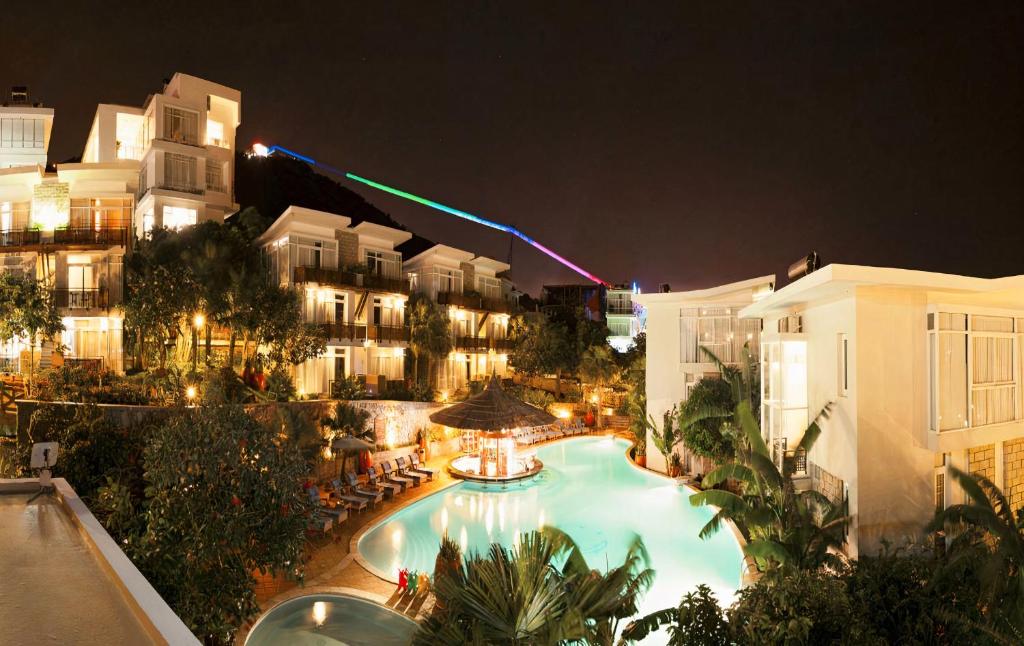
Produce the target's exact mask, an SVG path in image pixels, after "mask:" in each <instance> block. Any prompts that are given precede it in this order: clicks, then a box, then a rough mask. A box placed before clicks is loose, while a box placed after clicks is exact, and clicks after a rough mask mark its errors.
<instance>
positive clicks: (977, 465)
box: [967, 444, 996, 482]
mask: <svg viewBox="0 0 1024 646" xmlns="http://www.w3.org/2000/svg"><path fill="white" fill-rule="evenodd" d="M967 470H968V471H970V472H971V473H973V474H976V475H981V476H985V477H986V478H988V479H989V480H992V481H993V482H995V479H996V445H995V444H984V445H982V446H976V447H974V448H973V449H968V450H967Z"/></svg>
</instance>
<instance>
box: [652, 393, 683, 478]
mask: <svg viewBox="0 0 1024 646" xmlns="http://www.w3.org/2000/svg"><path fill="white" fill-rule="evenodd" d="M645 424H646V425H647V430H649V431H650V435H651V441H652V442H654V448H656V449H658V453H661V455H662V456H664V458H665V469H666V471H667V470H668V468H669V465H670V464H671V461H672V453H673V452H674V451H675V448H676V445H677V444H679V440H680V439H682V436H681V435H680V433H679V426H678V425H677V424H676V408H675V407H674V406H673V407H672V409H671V410H667V411H665V414H664V415H663V416H662V424H661V429H659V428H658V424H657V422H655V421H654V417H653V416H652V415H648V416H647V419H646V420H645Z"/></svg>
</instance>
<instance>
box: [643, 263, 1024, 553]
mask: <svg viewBox="0 0 1024 646" xmlns="http://www.w3.org/2000/svg"><path fill="white" fill-rule="evenodd" d="M740 315H741V316H742V317H744V318H746V319H753V320H762V319H763V321H764V333H763V334H762V337H761V347H762V349H761V362H762V364H761V365H762V378H761V383H762V395H761V399H762V412H761V418H762V429H763V431H764V433H765V438H766V441H767V442H768V444H769V447H771V448H772V449H773V450H774V451H775V453H776V456H777V457H778V456H779V455H780V454H784V452H787V451H790V452H791V451H792V447H793V445H794V443H795V442H796V441H797V440H798V439H799V437H800V435H801V434H802V433H803V431H804V429H805V428H806V426H807V424H808V420H809V418H811V417H813V416H814V415H815V414H816V413H817V412H818V411H819V410H821V409H822V407H823V406H825V405H826V404H829V403H831V405H832V411H831V414H830V415H829V416H828V418H827V419H824V420H822V422H821V426H822V434H821V436H820V438H819V439H818V441H817V443H816V444H815V445H814V447H813V449H812V450H811V451H810V453H809V455H806V456H794V457H796V458H797V459H796V460H795V464H796V468H797V477H798V478H800V477H802V478H804V479H805V480H806V482H805V483H804V486H809V487H814V488H815V489H817V490H819V491H821V492H823V493H825V494H826V495H827V496H829V497H830V498H832V499H833V500H835V501H845V502H846V504H847V505H848V509H849V513H850V515H851V516H852V522H851V524H850V527H849V533H848V537H847V551H848V552H849V553H850V555H851V556H856V555H857V554H859V553H862V552H873V551H877V550H878V548H879V546H880V543H881V541H882V539H883V538H884V539H888V540H889V541H890V542H895V541H899V540H901V539H903V538H905V537H920V535H921V534H922V533H923V529H924V527H925V525H926V523H928V521H929V520H931V518H932V517H933V515H934V513H935V509H936V508H943V507H947V506H949V505H951V504H956V503H958V502H961V501H963V493H962V492H961V491H960V490H959V487H956V486H954V483H953V480H952V479H951V478H950V476H949V467H950V466H956V467H958V468H960V469H961V470H964V471H969V472H973V473H980V474H984V475H985V476H987V477H988V478H989V479H990V480H992V481H993V482H994V483H995V484H996V485H997V486H999V487H1001V488H1002V489H1003V491H1004V492H1005V493H1006V494H1007V496H1008V498H1009V500H1010V504H1011V506H1012V507H1013V508H1014V509H1020V508H1021V507H1022V506H1024V466H1022V465H1024V403H1022V396H1024V370H1022V366H1024V276H1013V277H1007V278H996V279H984V278H971V277H965V276H952V275H947V274H937V273H930V272H922V271H911V270H904V269H887V268H876V267H861V266H851V265H829V266H827V267H825V268H823V269H820V270H818V271H815V272H813V273H811V274H809V275H807V276H805V277H803V278H800V279H799V280H797V281H795V282H793V283H791V284H789V285H787V286H786V287H784V288H783V289H780V290H778V291H777V292H775V293H774V294H771V295H769V296H767V297H766V298H764V299H762V300H760V301H757V302H755V303H753V304H751V305H749V306H747V307H746V308H744V309H743V311H742V312H741V313H740ZM648 383H649V384H650V382H648Z"/></svg>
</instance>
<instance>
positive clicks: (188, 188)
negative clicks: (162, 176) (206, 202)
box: [152, 181, 203, 195]
mask: <svg viewBox="0 0 1024 646" xmlns="http://www.w3.org/2000/svg"><path fill="white" fill-rule="evenodd" d="M152 188H161V189H163V190H165V191H177V192H179V193H191V194H193V195H202V194H203V189H202V188H200V187H198V186H196V185H195V184H184V183H181V182H168V181H163V182H158V183H157V185H156V186H154V187H152Z"/></svg>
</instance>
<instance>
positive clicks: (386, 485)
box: [366, 467, 402, 498]
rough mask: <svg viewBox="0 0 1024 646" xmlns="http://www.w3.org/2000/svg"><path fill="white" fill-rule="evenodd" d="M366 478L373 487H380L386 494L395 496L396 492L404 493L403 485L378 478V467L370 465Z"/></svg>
mask: <svg viewBox="0 0 1024 646" xmlns="http://www.w3.org/2000/svg"><path fill="white" fill-rule="evenodd" d="M366 479H367V480H368V481H369V482H370V486H371V487H379V488H380V490H381V491H383V492H384V495H385V496H391V497H392V498H394V497H395V494H398V493H402V485H400V484H395V483H394V482H387V481H386V480H385V481H380V480H377V469H375V468H374V467H370V469H369V470H368V471H367V472H366Z"/></svg>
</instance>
